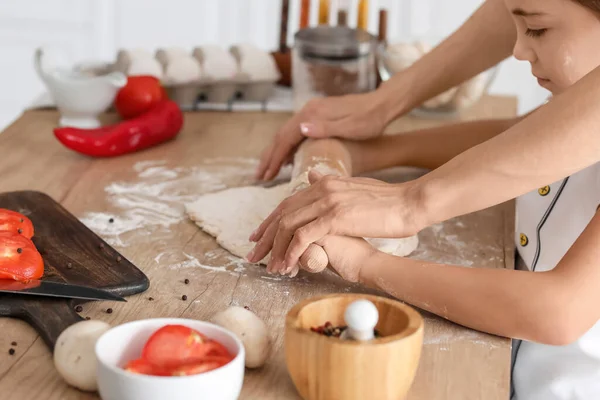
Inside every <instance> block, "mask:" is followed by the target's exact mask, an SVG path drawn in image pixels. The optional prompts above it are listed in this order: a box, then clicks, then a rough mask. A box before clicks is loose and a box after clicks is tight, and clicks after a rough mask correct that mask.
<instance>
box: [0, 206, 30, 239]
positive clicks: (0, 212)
mask: <svg viewBox="0 0 600 400" xmlns="http://www.w3.org/2000/svg"><path fill="white" fill-rule="evenodd" d="M0 231H9V232H12V233H15V234H19V235H23V236H25V237H26V238H27V239H31V238H32V237H33V223H32V222H31V220H30V219H29V218H27V217H26V216H24V215H23V214H21V213H18V212H16V211H12V210H7V209H5V208H0Z"/></svg>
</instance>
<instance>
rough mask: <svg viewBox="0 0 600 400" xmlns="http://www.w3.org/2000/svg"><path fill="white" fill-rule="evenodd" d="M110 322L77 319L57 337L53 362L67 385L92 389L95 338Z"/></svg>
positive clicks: (93, 386) (94, 375) (94, 365)
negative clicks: (77, 320)
mask: <svg viewBox="0 0 600 400" xmlns="http://www.w3.org/2000/svg"><path fill="white" fill-rule="evenodd" d="M109 329H110V325H109V324H107V323H106V322H103V321H94V320H89V321H80V322H77V323H75V324H73V325H71V326H69V327H68V328H67V329H65V330H64V331H63V332H62V333H61V334H60V335H59V336H58V339H57V340H56V345H55V347H54V356H53V358H54V366H55V367H56V370H57V371H58V373H59V374H60V375H61V376H62V378H63V379H64V380H65V382H67V383H68V384H69V385H71V386H74V387H76V388H78V389H80V390H83V391H89V392H92V391H95V390H97V389H98V385H97V383H96V352H95V346H96V341H97V340H98V338H100V336H102V334H103V333H104V332H106V331H107V330H109Z"/></svg>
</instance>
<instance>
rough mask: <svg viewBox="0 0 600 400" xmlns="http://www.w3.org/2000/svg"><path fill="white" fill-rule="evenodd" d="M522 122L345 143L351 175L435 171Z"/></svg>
mask: <svg viewBox="0 0 600 400" xmlns="http://www.w3.org/2000/svg"><path fill="white" fill-rule="evenodd" d="M521 118H523V117H518V118H507V119H494V120H481V121H472V122H464V123H456V124H451V125H445V126H440V127H436V128H429V129H422V130H416V131H411V132H406V133H399V134H396V135H390V136H381V137H379V138H376V139H371V140H366V141H345V145H346V147H347V149H348V151H349V152H350V155H351V157H352V171H353V174H360V173H364V172H370V171H376V170H380V169H384V168H389V167H394V166H400V165H403V166H411V167H420V168H427V169H435V168H437V167H439V166H440V165H442V164H445V163H446V162H448V161H449V160H451V159H452V158H454V157H455V156H457V155H459V154H460V153H462V152H463V151H466V150H468V149H470V148H471V147H473V146H476V145H478V144H480V143H482V142H485V141H486V140H489V139H491V138H493V137H494V136H496V135H498V134H500V133H502V132H504V131H505V130H507V129H509V128H510V127H511V126H513V125H514V124H516V123H517V122H518V121H519V120H520V119H521Z"/></svg>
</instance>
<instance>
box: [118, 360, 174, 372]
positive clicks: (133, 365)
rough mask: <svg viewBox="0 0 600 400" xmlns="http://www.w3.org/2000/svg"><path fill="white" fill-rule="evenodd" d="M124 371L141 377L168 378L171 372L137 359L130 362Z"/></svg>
mask: <svg viewBox="0 0 600 400" xmlns="http://www.w3.org/2000/svg"><path fill="white" fill-rule="evenodd" d="M125 370H126V371H129V372H133V373H134V374H142V375H155V376H169V375H171V371H169V370H168V369H166V368H160V367H157V366H155V365H152V364H150V363H149V362H148V361H146V360H144V359H142V358H139V359H137V360H131V361H129V362H128V363H127V365H126V366H125Z"/></svg>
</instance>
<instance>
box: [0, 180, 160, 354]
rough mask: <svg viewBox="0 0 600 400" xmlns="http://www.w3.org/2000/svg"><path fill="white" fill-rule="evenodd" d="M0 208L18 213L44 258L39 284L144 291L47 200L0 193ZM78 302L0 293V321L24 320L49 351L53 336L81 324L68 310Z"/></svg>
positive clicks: (126, 265)
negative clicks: (30, 225) (31, 228)
mask: <svg viewBox="0 0 600 400" xmlns="http://www.w3.org/2000/svg"><path fill="white" fill-rule="evenodd" d="M0 208H7V209H9V210H13V211H17V212H20V213H22V214H24V215H26V216H27V217H29V218H30V219H31V221H32V222H33V226H34V230H35V233H34V237H33V238H32V240H33V242H34V243H35V245H36V247H37V249H38V251H39V252H40V253H41V254H42V257H43V259H44V277H43V278H42V279H43V280H49V281H57V282H66V283H73V284H78V285H84V286H91V287H95V288H99V289H105V290H107V291H109V292H111V293H114V294H117V295H119V296H128V295H132V294H136V293H140V292H143V291H145V290H146V289H148V287H149V281H148V278H147V277H146V275H144V273H142V271H140V270H139V269H138V268H136V266H135V265H133V264H132V263H131V262H129V261H128V260H127V259H125V257H123V256H122V255H121V254H119V253H118V252H117V251H116V250H115V249H113V248H112V247H110V246H109V245H108V244H107V243H106V242H104V241H103V240H102V239H101V238H100V237H98V236H97V235H96V234H95V233H94V232H92V231H91V230H90V229H89V228H87V227H86V226H85V225H84V224H83V223H82V222H80V221H79V220H78V219H77V218H76V217H75V216H74V215H72V214H71V213H69V212H68V211H67V210H66V209H65V208H64V207H62V206H61V205H60V204H59V203H57V202H56V201H55V200H54V199H52V198H51V197H49V196H48V195H46V194H44V193H40V192H34V191H21V192H9V193H0ZM81 303H82V300H77V301H75V300H69V299H58V298H50V297H40V296H31V295H11V294H0V316H3V317H14V318H20V319H23V320H25V321H26V322H28V323H29V324H31V325H32V326H33V328H35V330H36V331H37V332H38V333H39V334H40V336H41V337H42V338H43V339H44V341H45V342H46V344H47V345H48V346H49V347H50V349H54V345H55V343H56V339H57V338H58V335H60V333H61V332H62V331H63V330H64V329H66V328H67V327H68V326H69V325H71V324H74V323H75V322H78V321H81V320H82V318H81V317H80V316H79V315H78V314H77V313H76V312H75V311H74V307H75V305H76V304H81Z"/></svg>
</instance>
